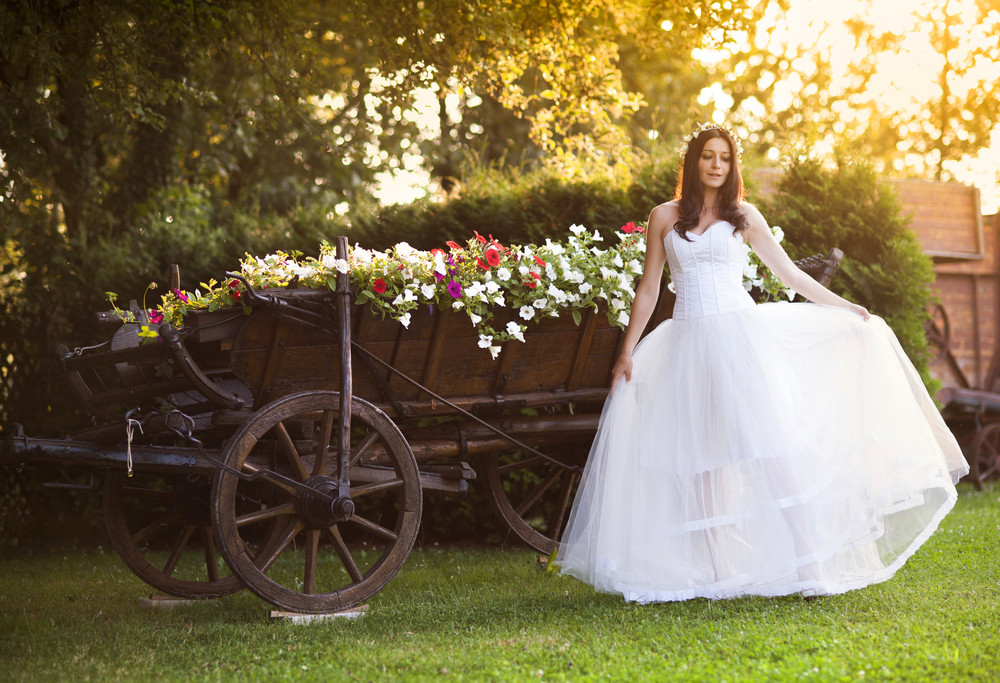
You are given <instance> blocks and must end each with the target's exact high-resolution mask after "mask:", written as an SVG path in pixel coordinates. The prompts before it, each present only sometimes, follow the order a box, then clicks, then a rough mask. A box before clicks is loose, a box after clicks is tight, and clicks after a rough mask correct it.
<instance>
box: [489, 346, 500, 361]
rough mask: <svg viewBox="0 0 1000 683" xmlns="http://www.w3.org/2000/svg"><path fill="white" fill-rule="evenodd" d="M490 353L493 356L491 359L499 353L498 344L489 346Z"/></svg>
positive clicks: (494, 358) (495, 357)
mask: <svg viewBox="0 0 1000 683" xmlns="http://www.w3.org/2000/svg"><path fill="white" fill-rule="evenodd" d="M490 355H491V356H493V360H496V359H497V356H499V355H500V347H499V346H491V347H490Z"/></svg>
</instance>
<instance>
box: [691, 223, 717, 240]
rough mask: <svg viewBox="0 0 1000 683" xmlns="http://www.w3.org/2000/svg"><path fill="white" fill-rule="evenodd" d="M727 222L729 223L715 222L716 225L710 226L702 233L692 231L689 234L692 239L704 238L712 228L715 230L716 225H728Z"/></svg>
mask: <svg viewBox="0 0 1000 683" xmlns="http://www.w3.org/2000/svg"><path fill="white" fill-rule="evenodd" d="M726 222H727V221H715V222H714V223H712V224H710V225H709V226H708V227H707V228H705V229H704V230H702V231H701V232H692V231H690V230H688V232H687V234H688V236H690V237H704V236H705V233H706V232H708V231H709V230H711V229H712V228H714V227H715V226H716V225H718V224H719V223H726Z"/></svg>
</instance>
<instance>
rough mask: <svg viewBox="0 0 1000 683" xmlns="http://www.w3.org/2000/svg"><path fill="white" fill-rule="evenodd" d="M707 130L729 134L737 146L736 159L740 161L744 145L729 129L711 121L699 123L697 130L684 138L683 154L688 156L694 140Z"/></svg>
mask: <svg viewBox="0 0 1000 683" xmlns="http://www.w3.org/2000/svg"><path fill="white" fill-rule="evenodd" d="M706 130H724V131H726V132H727V133H729V137H730V138H732V140H733V143H734V144H735V145H736V158H737V159H738V158H740V157H742V156H743V145H741V144H740V140H739V138H737V137H736V136H735V135H733V132H732V131H731V130H729V129H728V128H726V127H725V126H723V125H722V124H720V123H712V122H711V121H705V122H704V123H699V124H698V127H697V128H695V129H694V130H693V131H691V132H690V133H688V134H687V135H685V136H684V148H683V149H682V150H681V154H686V153H687V150H688V147H690V146H691V143H692V142H693V141H694V139H695V138H696V137H698V136H699V135H701V134H702V133H704V132H705V131H706Z"/></svg>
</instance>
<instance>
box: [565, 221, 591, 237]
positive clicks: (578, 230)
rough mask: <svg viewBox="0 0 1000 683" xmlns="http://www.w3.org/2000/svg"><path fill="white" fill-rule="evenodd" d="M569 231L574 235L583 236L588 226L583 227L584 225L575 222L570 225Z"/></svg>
mask: <svg viewBox="0 0 1000 683" xmlns="http://www.w3.org/2000/svg"><path fill="white" fill-rule="evenodd" d="M569 231H570V232H571V233H573V234H574V235H576V236H577V237H582V236H583V235H584V234H585V233H586V232H587V228H585V227H583V226H582V225H576V224H573V225H571V226H569Z"/></svg>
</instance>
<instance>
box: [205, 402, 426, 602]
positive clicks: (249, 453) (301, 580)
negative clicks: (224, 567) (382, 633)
mask: <svg viewBox="0 0 1000 683" xmlns="http://www.w3.org/2000/svg"><path fill="white" fill-rule="evenodd" d="M339 409H340V395H339V394H338V393H336V392H332V391H309V392H303V393H298V394H293V395H291V396H287V397H285V398H281V399H278V400H276V401H274V402H272V403H270V404H268V405H266V406H264V407H263V408H261V409H260V410H259V411H258V412H257V413H256V414H255V415H254V417H253V418H252V419H251V420H250V421H249V422H247V423H246V424H244V425H243V426H242V427H241V428H240V429H239V431H237V432H236V434H235V435H234V436H233V438H232V440H231V441H230V444H229V446H228V448H227V449H226V451H225V464H226V465H227V466H228V467H230V468H232V469H234V470H238V471H240V472H243V473H246V474H260V473H268V472H273V473H277V474H279V475H282V476H284V477H287V478H289V479H292V480H294V481H297V482H302V483H305V484H306V485H307V486H309V487H310V488H314V489H316V490H317V491H322V492H325V493H331V494H333V495H336V492H337V480H338V477H337V475H338V467H339V465H338V454H337V450H338V446H337V444H338V442H339V437H338V415H339ZM350 443H351V448H350V453H349V463H348V464H349V475H350V494H349V499H350V500H348V501H346V504H345V501H344V500H343V499H338V500H337V501H336V502H335V503H333V504H326V503H324V501H323V500H322V499H320V498H318V497H314V496H310V495H309V494H303V493H302V492H301V491H300V490H298V489H295V488H293V487H291V486H289V485H287V484H286V483H283V482H281V481H276V480H274V479H268V478H266V476H265V477H260V476H258V478H257V479H256V480H255V481H254V482H248V481H246V480H245V479H244V478H241V477H239V476H237V475H235V474H233V473H232V472H229V471H226V470H222V469H220V470H219V473H218V475H217V476H216V480H215V491H214V496H213V499H212V521H213V523H214V525H215V529H216V530H217V533H218V535H219V538H221V539H222V553H223V555H224V556H225V558H226V561H227V562H228V563H229V566H230V567H231V568H232V570H233V572H234V573H235V574H236V575H237V576H239V577H240V578H241V579H242V580H243V582H244V583H245V584H246V586H247V587H248V588H249V589H250V590H252V591H253V592H254V593H256V594H257V595H259V596H260V597H261V598H263V599H264V600H267V601H268V602H270V603H272V604H274V605H276V606H278V607H280V608H283V609H287V610H291V611H295V612H333V611H337V610H342V609H346V608H348V607H350V606H352V605H356V604H358V603H359V602H362V601H363V600H365V599H367V598H369V597H371V596H372V595H374V594H375V593H377V592H378V591H379V589H381V588H382V587H383V586H384V585H385V584H386V583H388V581H389V579H391V578H392V577H393V576H394V575H395V574H396V572H397V571H398V570H399V568H400V567H401V566H402V564H403V562H404V561H405V560H406V556H407V555H408V554H409V552H410V549H411V548H412V547H413V542H414V540H415V539H416V537H417V529H418V527H419V525H420V513H421V505H422V500H423V499H422V491H421V488H420V479H419V476H420V475H419V471H418V470H417V462H416V459H415V458H414V457H413V452H412V451H411V450H410V446H409V444H407V442H406V440H405V438H404V437H403V435H402V434H401V433H400V431H399V429H398V428H397V427H396V425H395V424H393V422H392V420H390V419H389V418H388V417H387V416H386V415H385V413H383V412H382V411H380V410H379V409H378V408H376V407H375V406H373V405H371V404H370V403H368V402H366V401H363V400H361V399H357V398H355V399H354V400H353V401H352V402H351V438H350ZM251 488H254V489H256V490H254V491H253V492H252V493H251V492H250V489H251ZM245 491H246V492H247V493H246V495H245V496H244V492H245ZM241 497H246V498H250V497H256V498H257V500H258V501H259V503H258V504H257V506H256V508H255V509H254V510H253V511H249V512H241V511H240V510H238V509H237V506H236V505H235V503H236V501H237V500H239V499H240V498H241ZM272 521H274V522H275V523H276V526H277V527H278V528H279V531H278V532H277V533H276V534H275V541H274V542H269V544H268V546H267V547H266V548H264V549H262V550H261V551H260V552H259V553H258V554H257V557H256V560H255V559H254V558H253V557H250V556H249V554H248V553H247V552H246V550H245V546H244V543H243V541H242V538H243V537H244V536H246V535H247V534H253V533H254V531H255V529H256V528H257V527H258V526H260V525H261V524H269V523H271V522H272Z"/></svg>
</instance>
